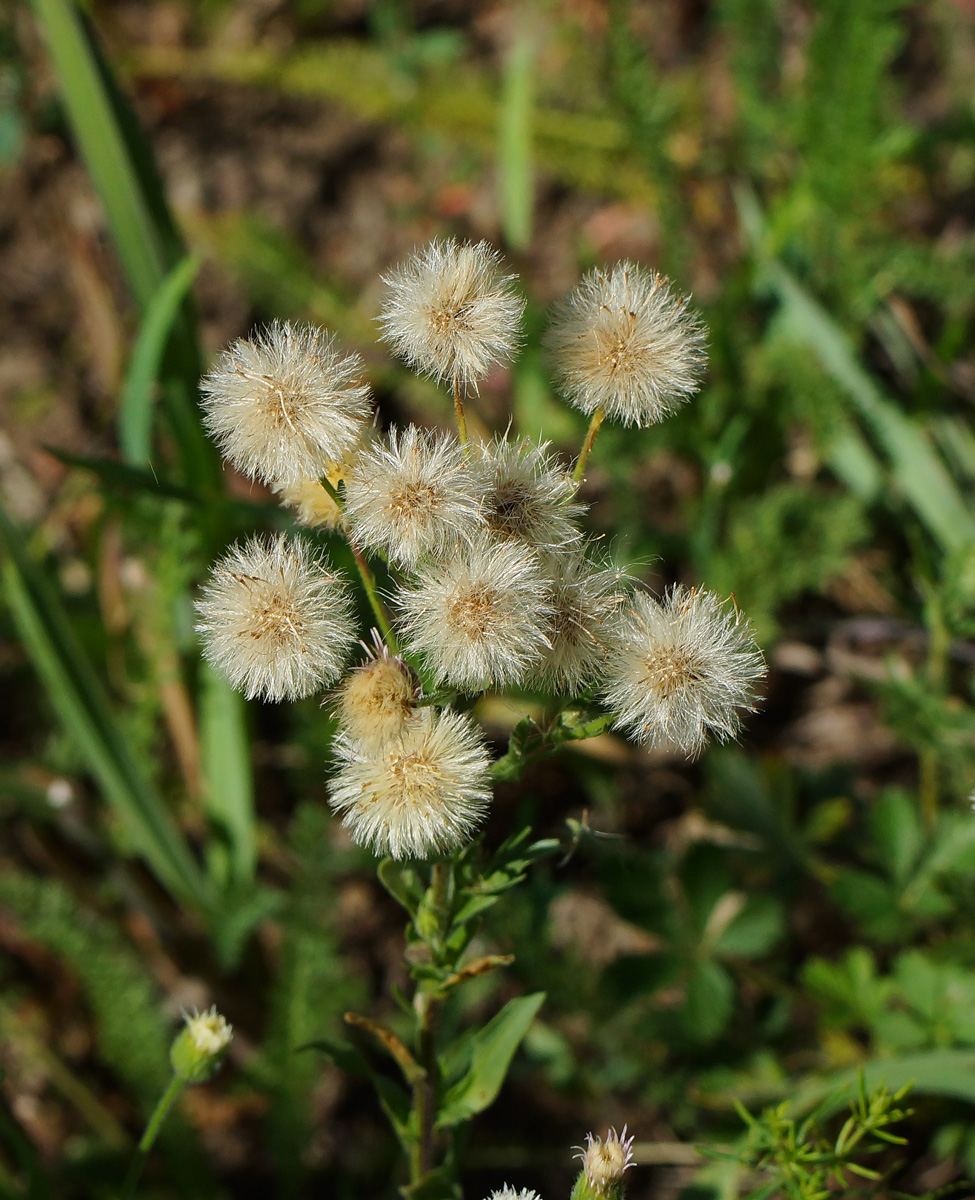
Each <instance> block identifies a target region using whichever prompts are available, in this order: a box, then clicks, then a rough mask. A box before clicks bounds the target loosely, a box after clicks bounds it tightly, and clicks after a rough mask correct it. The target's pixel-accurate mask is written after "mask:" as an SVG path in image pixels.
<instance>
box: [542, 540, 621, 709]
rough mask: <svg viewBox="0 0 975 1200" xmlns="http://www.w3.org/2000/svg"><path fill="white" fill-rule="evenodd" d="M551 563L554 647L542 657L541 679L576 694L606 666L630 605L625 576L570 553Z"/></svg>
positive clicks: (549, 627)
mask: <svg viewBox="0 0 975 1200" xmlns="http://www.w3.org/2000/svg"><path fill="white" fill-rule="evenodd" d="M548 565H549V571H548V579H547V584H546V586H547V590H548V598H549V605H550V608H551V615H550V616H549V619H548V624H547V625H546V633H547V635H548V640H549V643H550V648H549V649H548V650H546V651H544V653H543V654H542V660H541V664H540V666H539V669H538V678H539V681H540V682H541V683H543V684H547V685H549V686H552V687H554V688H556V689H557V690H558V691H559V693H560V694H565V695H570V696H574V695H578V693H579V692H580V691H581V690H582V689H583V688H585V687H586V686H588V685H589V684H591V683H593V682H594V681H595V680H596V679H598V678H599V677H600V675H601V674H602V672H603V670H604V668H605V666H606V663H607V661H608V657H609V651H610V647H611V645H613V644H614V641H615V636H616V624H617V622H616V618H617V616H618V614H619V612H620V610H621V609H622V607H623V605H624V604H625V603H626V596H627V590H626V576H625V575H624V573H623V572H622V571H620V570H618V569H617V568H615V567H606V566H600V565H598V564H594V563H592V562H590V561H589V560H588V559H587V558H586V557H585V556H584V555H582V554H581V553H579V552H578V551H575V550H571V549H570V551H569V553H568V554H565V555H558V556H552V558H551V560H550V563H549V564H548Z"/></svg>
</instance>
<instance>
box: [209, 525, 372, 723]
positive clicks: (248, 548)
mask: <svg viewBox="0 0 975 1200" xmlns="http://www.w3.org/2000/svg"><path fill="white" fill-rule="evenodd" d="M196 609H197V615H198V622H197V630H198V632H199V633H201V634H202V635H203V653H204V655H205V656H206V658H207V660H208V661H209V662H210V663H212V664H213V666H214V667H215V668H216V669H217V670H218V671H220V672H222V674H224V675H225V676H226V678H227V679H228V680H229V682H230V683H231V685H232V686H233V687H235V688H237V689H238V690H239V691H242V692H243V693H244V694H245V695H246V696H247V698H248V699H249V700H250V699H253V698H254V697H255V696H261V697H264V698H266V699H268V700H285V699H288V700H295V699H298V698H299V697H301V696H307V695H309V694H310V693H311V692H313V691H315V690H316V689H317V688H319V687H321V686H323V685H326V684H329V683H332V682H334V680H335V679H336V678H337V677H338V675H339V673H340V671H341V670H342V666H343V664H344V662H345V659H346V658H347V656H348V654H349V651H350V650H351V648H352V645H353V642H354V638H355V633H354V626H353V622H352V617H351V615H350V604H349V598H348V592H347V589H346V585H345V583H344V581H342V580H341V579H340V578H339V577H338V576H337V575H335V574H333V573H332V572H331V571H330V570H329V569H328V567H327V566H326V564H325V562H324V561H323V560H322V559H320V558H318V557H317V556H316V555H314V554H313V553H312V552H311V550H310V549H309V547H308V545H307V543H306V542H304V541H303V540H302V539H300V538H288V537H286V536H285V535H284V534H281V535H278V536H277V537H273V538H268V539H263V538H251V539H250V540H249V541H247V542H245V543H244V545H242V546H240V545H238V546H234V547H233V548H232V549H231V551H230V552H229V553H228V554H227V555H226V556H225V557H224V558H222V559H221V560H220V561H219V562H218V563H217V564H216V565H215V566H214V568H213V571H212V573H211V575H210V579H209V581H208V582H207V584H206V585H205V587H204V589H203V593H202V595H201V597H200V599H199V600H198V601H197V605H196Z"/></svg>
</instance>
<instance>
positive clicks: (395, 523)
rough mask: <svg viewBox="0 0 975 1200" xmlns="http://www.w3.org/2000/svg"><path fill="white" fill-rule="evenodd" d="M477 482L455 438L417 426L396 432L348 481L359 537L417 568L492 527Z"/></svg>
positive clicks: (352, 524) (348, 507) (350, 516)
mask: <svg viewBox="0 0 975 1200" xmlns="http://www.w3.org/2000/svg"><path fill="white" fill-rule="evenodd" d="M475 486H476V479H475V476H474V474H473V473H472V471H471V470H470V468H469V467H468V466H467V464H466V462H465V460H464V453H463V450H462V449H461V445H460V443H459V442H458V441H457V439H456V438H455V437H453V436H452V435H451V434H445V433H432V432H429V431H426V430H423V429H418V428H417V427H416V426H415V425H410V426H408V427H407V428H406V429H405V430H402V431H398V430H395V429H394V430H392V431H391V432H390V434H389V437H388V439H385V440H381V441H378V442H377V443H376V444H375V445H374V446H372V447H371V448H370V449H369V450H366V451H365V452H364V453H362V454H360V455H359V456H358V458H357V459H356V461H355V463H354V464H353V466H352V468H351V469H350V471H349V474H348V476H347V478H346V481H345V512H346V519H347V520H348V522H349V528H350V529H351V531H352V533H353V535H354V537H355V538H356V539H357V540H358V541H360V542H361V543H362V544H363V545H364V546H368V547H370V548H378V549H380V550H383V551H385V553H387V554H388V555H389V557H390V558H391V559H393V561H394V562H397V563H399V564H400V565H402V566H404V567H412V566H414V565H415V564H416V562H417V561H418V559H420V558H421V557H422V556H423V555H433V556H434V557H436V556H439V555H442V554H444V553H446V552H447V551H448V550H449V549H451V548H453V547H455V546H456V545H457V542H458V539H467V538H470V537H471V535H472V534H474V533H475V531H476V530H477V529H479V528H483V526H484V517H483V515H482V513H481V506H480V502H479V501H478V498H477V494H476V491H475Z"/></svg>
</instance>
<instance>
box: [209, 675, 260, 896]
mask: <svg viewBox="0 0 975 1200" xmlns="http://www.w3.org/2000/svg"><path fill="white" fill-rule="evenodd" d="M200 670H201V676H200V746H201V749H202V753H203V773H204V778H205V782H206V790H205V792H204V803H205V805H206V811H207V815H208V816H209V817H210V819H211V820H212V821H213V822H215V823H216V824H217V825H218V826H219V827H220V829H221V830H222V831H223V833H224V835H225V838H226V851H227V854H226V861H225V862H223V863H220V862H214V864H213V865H214V867H215V869H216V870H217V873H218V875H219V882H220V883H221V884H222V885H224V886H228V885H233V886H237V887H239V886H242V885H247V884H249V883H250V882H251V881H252V880H253V878H254V870H255V867H256V865H257V835H256V817H255V813H254V783H253V778H252V773H251V761H250V745H249V742H248V738H247V726H246V722H245V708H244V703H243V701H242V699H241V697H240V696H239V695H238V693H237V692H235V691H234V690H233V688H232V687H231V686H230V685H229V684H228V683H227V682H226V680H225V679H223V678H222V677H221V676H220V675H218V674H217V673H216V672H215V671H212V670H211V669H210V667H209V666H207V665H206V664H205V663H204V664H203V665H202V666H201V668H200Z"/></svg>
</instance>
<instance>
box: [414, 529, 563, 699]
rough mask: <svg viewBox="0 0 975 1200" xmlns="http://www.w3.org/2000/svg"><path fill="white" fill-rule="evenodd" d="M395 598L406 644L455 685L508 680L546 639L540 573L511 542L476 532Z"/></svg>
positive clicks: (474, 686) (476, 687)
mask: <svg viewBox="0 0 975 1200" xmlns="http://www.w3.org/2000/svg"><path fill="white" fill-rule="evenodd" d="M398 601H399V605H400V611H401V614H402V620H403V629H404V632H405V635H406V638H407V641H408V644H409V648H410V649H411V650H414V651H416V652H417V653H419V654H422V655H423V657H424V659H425V660H426V662H427V663H428V664H429V666H430V668H431V670H432V671H433V673H434V674H435V675H436V676H437V679H438V680H439V681H440V682H442V683H449V684H451V685H453V686H454V687H457V688H460V689H462V690H466V691H472V692H473V691H481V690H483V689H484V688H486V687H489V686H492V685H493V686H496V687H500V686H503V685H505V684H509V683H514V682H516V681H517V680H519V679H521V678H522V676H524V675H525V673H526V672H527V671H528V670H529V668H531V667H532V666H534V665H535V664H536V663H537V662H538V660H539V658H540V656H541V654H542V652H543V651H544V650H546V649H547V648H548V645H549V642H548V638H547V637H546V635H545V632H544V630H545V625H546V620H547V618H548V615H549V608H548V601H547V598H546V595H545V587H544V582H543V578H542V575H541V572H540V570H539V566H538V561H537V559H536V558H535V556H534V555H533V554H532V553H531V551H529V550H528V549H526V548H525V547H524V546H522V545H521V544H520V543H519V542H511V541H508V542H494V541H491V540H490V539H489V538H487V537H480V538H478V539H476V540H475V541H474V542H472V543H471V544H470V545H469V546H464V547H461V549H460V550H459V552H458V553H457V554H456V555H455V556H454V557H453V558H451V559H448V560H446V561H444V562H442V563H431V564H429V565H426V566H423V567H421V569H420V571H419V572H418V578H417V582H416V584H415V586H414V587H413V588H410V589H404V591H402V592H401V593H400V595H399V597H398Z"/></svg>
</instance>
